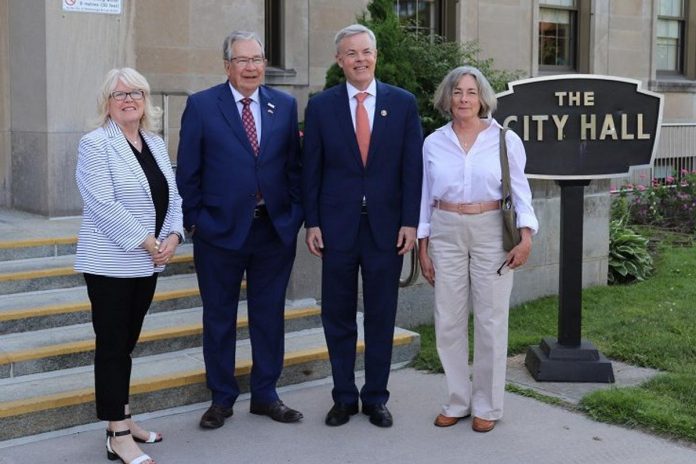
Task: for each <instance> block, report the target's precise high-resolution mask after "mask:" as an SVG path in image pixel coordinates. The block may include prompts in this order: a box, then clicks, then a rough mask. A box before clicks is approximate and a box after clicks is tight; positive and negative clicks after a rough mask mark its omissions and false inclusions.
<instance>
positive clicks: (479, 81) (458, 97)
mask: <svg viewBox="0 0 696 464" xmlns="http://www.w3.org/2000/svg"><path fill="white" fill-rule="evenodd" d="M434 104H435V108H437V109H438V110H439V111H440V112H441V113H442V114H443V115H445V116H447V117H450V118H451V122H450V123H448V124H446V125H445V126H443V127H441V128H439V129H437V130H436V131H435V132H433V133H432V134H431V135H430V136H428V137H427V138H426V139H425V143H424V145H423V192H422V198H421V211H420V224H419V226H418V238H419V245H420V250H419V260H420V264H421V268H422V272H423V276H424V277H425V279H426V280H427V281H428V282H429V283H430V284H431V285H433V286H434V287H435V333H436V338H437V350H438V354H439V356H440V360H441V361H442V366H443V368H444V370H445V375H446V378H447V387H448V390H449V396H448V402H447V404H445V405H443V408H442V411H441V413H440V414H439V415H438V416H437V418H436V419H435V425H436V426H438V427H449V426H451V425H454V424H456V423H457V422H458V421H459V420H461V419H463V418H465V417H469V416H470V415H472V414H473V416H474V418H473V421H472V428H473V429H474V430H475V431H477V432H488V431H490V430H492V429H493V428H494V427H495V423H496V421H497V420H499V419H500V418H501V417H502V415H503V394H504V391H505V367H506V359H507V331H508V311H509V303H510V292H511V291H512V275H513V272H512V270H513V269H515V268H517V267H519V266H522V265H523V264H524V263H525V262H526V261H527V258H528V257H529V254H530V252H531V249H532V235H533V234H534V233H536V231H537V229H538V222H537V219H536V216H535V215H534V209H533V207H532V194H531V190H530V188H529V182H528V181H527V178H526V177H525V176H524V166H525V162H526V155H525V151H524V146H523V145H522V141H521V140H520V138H519V137H518V136H517V134H515V133H514V132H512V131H507V133H506V137H505V142H506V145H507V153H508V159H509V165H510V178H511V182H510V183H511V190H512V200H513V204H514V207H515V210H516V212H517V227H518V228H519V230H520V234H521V236H522V241H521V242H520V244H519V245H517V246H516V247H514V248H513V249H512V250H510V251H509V252H506V251H505V250H504V249H503V233H502V230H503V219H502V214H501V209H500V204H501V200H502V183H501V179H502V174H501V168H500V152H499V138H500V130H501V129H502V127H501V126H500V124H498V122H497V121H495V120H494V119H493V118H492V117H491V113H492V112H493V111H494V110H495V108H496V104H497V100H496V97H495V93H494V92H493V89H492V88H491V85H490V83H489V82H488V80H487V79H486V78H485V77H484V76H483V74H482V73H481V72H480V71H479V70H478V69H476V68H474V67H470V66H461V67H458V68H456V69H454V70H452V71H450V73H449V74H448V75H447V76H446V77H445V78H444V80H443V81H442V82H441V83H440V86H439V87H438V89H437V91H436V93H435V98H434ZM501 265H502V266H501ZM470 310H471V311H472V312H473V314H474V362H473V372H472V371H471V370H470V368H469V362H468V360H469V343H468V332H467V325H468V319H469V312H470ZM470 374H473V380H470V378H471V377H472V375H470Z"/></svg>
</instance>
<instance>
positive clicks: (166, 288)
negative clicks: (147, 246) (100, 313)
mask: <svg viewBox="0 0 696 464" xmlns="http://www.w3.org/2000/svg"><path fill="white" fill-rule="evenodd" d="M245 287H246V286H245V285H244V284H243V285H242V293H244V292H245ZM201 304H202V303H201V298H200V293H199V291H198V281H197V280H196V275H195V274H179V275H173V276H169V277H161V278H159V279H158V280H157V291H156V292H155V297H154V298H153V301H152V304H151V305H150V311H149V312H150V313H157V312H162V311H170V310H173V309H185V308H193V307H195V306H200V305H201ZM90 321H91V314H90V304H89V298H88V297H87V288H86V287H85V286H84V285H82V286H79V287H73V288H61V289H55V290H39V291H36V292H26V293H15V294H11V295H0V335H5V334H9V333H18V332H27V331H30V330H41V329H48V328H51V327H62V326H66V325H73V324H82V323H86V322H90Z"/></svg>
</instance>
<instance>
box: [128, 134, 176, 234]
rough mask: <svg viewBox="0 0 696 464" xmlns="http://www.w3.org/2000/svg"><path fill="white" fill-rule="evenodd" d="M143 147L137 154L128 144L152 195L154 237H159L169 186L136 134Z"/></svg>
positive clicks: (167, 202)
mask: <svg viewBox="0 0 696 464" xmlns="http://www.w3.org/2000/svg"><path fill="white" fill-rule="evenodd" d="M138 137H140V141H141V142H142V145H143V151H142V152H139V151H138V149H137V148H135V147H134V146H133V144H132V143H130V142H128V145H130V147H131V150H133V154H134V155H135V157H136V159H137V160H138V162H139V163H140V167H141V168H142V169H143V172H144V173H145V177H147V183H148V184H150V192H151V193H152V203H153V204H154V205H155V237H159V234H160V231H161V230H162V224H164V217H165V216H166V214H167V208H168V207H169V185H168V184H167V179H166V178H165V177H164V174H162V170H161V169H160V168H159V165H158V164H157V161H155V157H154V156H153V155H152V152H151V151H150V147H148V146H147V144H146V143H145V140H143V137H142V135H140V134H138Z"/></svg>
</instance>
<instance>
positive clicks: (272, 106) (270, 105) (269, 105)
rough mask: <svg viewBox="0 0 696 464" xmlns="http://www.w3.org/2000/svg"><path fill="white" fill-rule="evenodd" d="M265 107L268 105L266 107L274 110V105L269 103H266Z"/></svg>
mask: <svg viewBox="0 0 696 464" xmlns="http://www.w3.org/2000/svg"><path fill="white" fill-rule="evenodd" d="M266 105H268V107H269V108H271V109H275V105H274V104H273V103H271V102H268V103H266Z"/></svg>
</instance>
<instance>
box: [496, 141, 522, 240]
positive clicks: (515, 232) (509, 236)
mask: <svg viewBox="0 0 696 464" xmlns="http://www.w3.org/2000/svg"><path fill="white" fill-rule="evenodd" d="M507 131H508V129H501V130H500V171H501V173H502V174H503V178H502V180H501V181H502V183H503V201H502V204H501V209H502V210H503V248H504V249H505V251H510V250H512V249H513V248H515V247H516V246H517V245H518V244H519V243H520V242H521V241H522V236H521V235H520V230H519V229H518V228H517V213H516V212H515V205H513V204H512V192H511V189H510V165H509V163H508V156H507V147H506V145H505V133H506V132H507Z"/></svg>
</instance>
